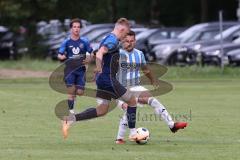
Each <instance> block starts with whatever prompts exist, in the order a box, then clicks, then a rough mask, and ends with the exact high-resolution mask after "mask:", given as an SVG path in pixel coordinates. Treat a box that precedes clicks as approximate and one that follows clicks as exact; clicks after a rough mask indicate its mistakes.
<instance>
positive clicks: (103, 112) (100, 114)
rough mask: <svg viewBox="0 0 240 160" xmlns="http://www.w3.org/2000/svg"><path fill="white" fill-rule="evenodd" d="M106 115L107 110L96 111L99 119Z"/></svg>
mask: <svg viewBox="0 0 240 160" xmlns="http://www.w3.org/2000/svg"><path fill="white" fill-rule="evenodd" d="M106 114H107V110H98V109H97V116H98V117H101V116H104V115H106Z"/></svg>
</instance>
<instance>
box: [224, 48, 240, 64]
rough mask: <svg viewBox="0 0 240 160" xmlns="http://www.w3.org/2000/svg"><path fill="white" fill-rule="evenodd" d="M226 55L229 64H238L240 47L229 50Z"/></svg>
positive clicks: (239, 61) (239, 62)
mask: <svg viewBox="0 0 240 160" xmlns="http://www.w3.org/2000/svg"><path fill="white" fill-rule="evenodd" d="M226 55H227V57H228V62H229V64H230V65H237V66H240V49H234V50H231V51H229V52H227V54H226Z"/></svg>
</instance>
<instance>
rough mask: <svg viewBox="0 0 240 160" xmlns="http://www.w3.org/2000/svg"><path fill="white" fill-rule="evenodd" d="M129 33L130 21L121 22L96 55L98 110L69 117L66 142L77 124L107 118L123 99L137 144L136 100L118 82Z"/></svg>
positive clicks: (106, 38) (90, 109)
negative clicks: (121, 44) (122, 49)
mask: <svg viewBox="0 0 240 160" xmlns="http://www.w3.org/2000/svg"><path fill="white" fill-rule="evenodd" d="M129 30H130V26H129V22H128V20H127V19H125V18H120V19H119V20H118V21H117V22H116V24H115V27H114V30H113V31H112V32H111V33H110V34H108V35H107V36H106V37H105V38H104V39H103V41H102V42H101V44H100V47H99V50H98V51H97V53H96V68H95V73H96V74H97V80H96V83H97V94H96V97H97V103H98V106H97V107H96V108H89V109H87V110H85V111H84V112H81V113H79V114H76V115H70V116H68V117H66V119H65V121H64V123H63V127H62V131H63V136H64V138H66V137H67V136H68V129H69V127H70V125H71V124H72V123H73V122H75V121H81V120H86V119H91V118H95V117H100V116H103V115H105V114H106V113H107V112H108V110H109V106H110V105H109V104H110V102H111V100H112V99H121V100H123V101H124V102H126V103H127V104H128V108H127V114H128V127H129V128H130V136H129V140H131V141H132V140H136V138H137V136H136V129H135V122H136V99H135V97H134V96H133V94H132V93H131V92H130V91H128V90H127V89H126V88H125V87H123V86H122V85H121V84H120V83H119V82H118V80H117V79H116V73H117V71H118V66H119V41H120V40H122V39H124V38H125V36H126V35H127V33H128V32H129Z"/></svg>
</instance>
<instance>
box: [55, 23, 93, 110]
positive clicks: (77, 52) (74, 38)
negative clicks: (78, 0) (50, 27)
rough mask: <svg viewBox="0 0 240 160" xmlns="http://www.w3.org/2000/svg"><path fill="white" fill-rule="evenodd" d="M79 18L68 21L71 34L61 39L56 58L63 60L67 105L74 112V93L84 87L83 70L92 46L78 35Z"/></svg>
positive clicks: (81, 91) (81, 90)
mask: <svg viewBox="0 0 240 160" xmlns="http://www.w3.org/2000/svg"><path fill="white" fill-rule="evenodd" d="M80 25H81V21H80V19H73V20H72V21H71V23H70V28H71V35H70V37H68V38H67V39H66V40H64V41H63V43H62V44H61V47H60V48H59V54H58V59H59V60H60V61H65V69H64V80H65V83H66V86H67V92H68V107H69V111H70V113H74V101H75V98H76V95H79V96H81V95H83V93H84V87H85V72H86V67H85V64H87V63H88V62H89V60H90V53H91V52H92V50H93V49H92V48H91V47H90V44H89V42H88V40H87V38H85V37H80Z"/></svg>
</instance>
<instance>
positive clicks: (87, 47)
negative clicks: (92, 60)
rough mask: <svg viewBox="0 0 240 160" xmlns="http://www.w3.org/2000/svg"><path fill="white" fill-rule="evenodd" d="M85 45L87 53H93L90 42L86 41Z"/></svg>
mask: <svg viewBox="0 0 240 160" xmlns="http://www.w3.org/2000/svg"><path fill="white" fill-rule="evenodd" d="M85 45H86V51H87V52H88V53H92V52H93V48H92V47H91V45H90V42H89V41H88V39H86V40H85Z"/></svg>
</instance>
